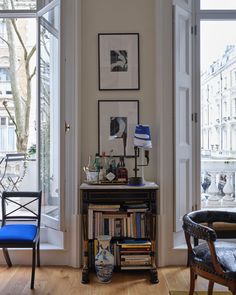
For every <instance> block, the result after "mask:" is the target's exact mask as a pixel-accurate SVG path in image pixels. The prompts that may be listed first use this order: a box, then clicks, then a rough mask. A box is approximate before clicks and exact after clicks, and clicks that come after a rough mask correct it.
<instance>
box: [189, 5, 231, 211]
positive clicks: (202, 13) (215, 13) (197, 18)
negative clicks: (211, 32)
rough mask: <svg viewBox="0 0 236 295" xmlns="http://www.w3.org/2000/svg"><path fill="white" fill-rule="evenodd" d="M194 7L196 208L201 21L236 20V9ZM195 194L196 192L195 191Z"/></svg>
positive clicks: (199, 176)
mask: <svg viewBox="0 0 236 295" xmlns="http://www.w3.org/2000/svg"><path fill="white" fill-rule="evenodd" d="M193 2H194V7H193V15H194V20H193V21H194V23H193V25H194V26H195V27H196V31H197V35H196V36H195V38H194V41H193V42H194V43H195V44H194V46H193V48H195V54H193V57H194V58H193V100H194V103H193V106H194V107H195V110H193V111H194V112H196V113H197V114H198V118H199V120H198V122H197V126H196V130H195V136H193V137H194V138H195V142H193V144H194V146H196V147H197V149H195V151H194V157H193V161H195V163H196V164H195V165H193V166H194V167H195V168H196V169H195V171H196V172H195V173H196V177H194V179H195V184H194V185H193V187H195V192H197V194H195V196H194V198H195V200H194V201H195V209H200V208H201V200H200V185H199V184H200V183H201V152H200V151H201V136H200V135H201V124H200V122H201V78H200V77H201V73H200V62H201V57H200V22H201V21H207V20H209V21H211V20H212V21H213V20H215V21H217V20H219V21H220V20H221V21H223V20H224V21H230V20H234V21H236V10H213V9H211V10H201V9H200V0H196V1H195V0H194V1H193ZM193 194H194V193H193ZM194 201H193V202H194Z"/></svg>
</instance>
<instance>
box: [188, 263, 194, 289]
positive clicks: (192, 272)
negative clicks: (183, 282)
mask: <svg viewBox="0 0 236 295" xmlns="http://www.w3.org/2000/svg"><path fill="white" fill-rule="evenodd" d="M194 289H195V274H194V271H193V269H192V267H190V290H189V295H193V292H194Z"/></svg>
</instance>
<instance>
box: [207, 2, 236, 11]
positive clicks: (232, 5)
mask: <svg viewBox="0 0 236 295" xmlns="http://www.w3.org/2000/svg"><path fill="white" fill-rule="evenodd" d="M201 9H216V10H217V9H236V1H235V0H201Z"/></svg>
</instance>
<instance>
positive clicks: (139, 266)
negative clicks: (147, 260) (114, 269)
mask: <svg viewBox="0 0 236 295" xmlns="http://www.w3.org/2000/svg"><path fill="white" fill-rule="evenodd" d="M151 268H152V265H135V266H134V265H133V266H121V267H120V269H121V270H138V269H140V270H142V269H151Z"/></svg>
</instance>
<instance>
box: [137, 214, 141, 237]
mask: <svg viewBox="0 0 236 295" xmlns="http://www.w3.org/2000/svg"><path fill="white" fill-rule="evenodd" d="M136 238H138V239H139V238H141V213H140V212H137V213H136Z"/></svg>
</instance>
